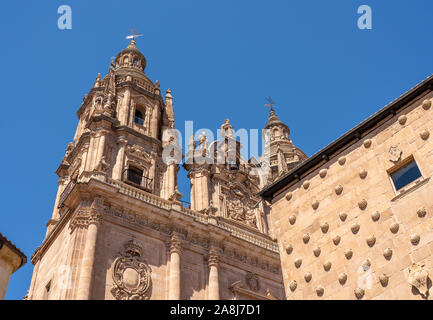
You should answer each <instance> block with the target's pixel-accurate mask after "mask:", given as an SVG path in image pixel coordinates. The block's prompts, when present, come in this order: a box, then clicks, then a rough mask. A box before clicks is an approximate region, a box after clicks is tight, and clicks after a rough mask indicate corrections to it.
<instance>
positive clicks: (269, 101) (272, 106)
mask: <svg viewBox="0 0 433 320" xmlns="http://www.w3.org/2000/svg"><path fill="white" fill-rule="evenodd" d="M266 101H267V102H268V103H267V104H265V107H269V108H271V110H272V109H273V108H274V107H278V106H276V105H275V102H274V100H272V97H270V96H269V97H267V98H266Z"/></svg>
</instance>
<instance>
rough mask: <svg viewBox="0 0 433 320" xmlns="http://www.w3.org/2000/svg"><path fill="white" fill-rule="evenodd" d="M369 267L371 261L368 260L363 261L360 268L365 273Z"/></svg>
mask: <svg viewBox="0 0 433 320" xmlns="http://www.w3.org/2000/svg"><path fill="white" fill-rule="evenodd" d="M370 267H371V261H370V259H365V261H364V262H363V263H362V268H363V269H364V271H367V270H368V269H369V268H370Z"/></svg>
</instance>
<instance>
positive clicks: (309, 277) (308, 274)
mask: <svg viewBox="0 0 433 320" xmlns="http://www.w3.org/2000/svg"><path fill="white" fill-rule="evenodd" d="M312 277H313V275H312V274H311V272H307V273H306V274H305V275H304V279H305V281H307V282H310V281H311V278H312Z"/></svg>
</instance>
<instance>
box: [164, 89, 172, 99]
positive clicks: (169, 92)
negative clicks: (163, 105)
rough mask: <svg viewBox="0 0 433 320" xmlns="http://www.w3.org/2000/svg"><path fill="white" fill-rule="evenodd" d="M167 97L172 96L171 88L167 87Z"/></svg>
mask: <svg viewBox="0 0 433 320" xmlns="http://www.w3.org/2000/svg"><path fill="white" fill-rule="evenodd" d="M165 97H166V98H172V95H171V89H167V91H166V92H165Z"/></svg>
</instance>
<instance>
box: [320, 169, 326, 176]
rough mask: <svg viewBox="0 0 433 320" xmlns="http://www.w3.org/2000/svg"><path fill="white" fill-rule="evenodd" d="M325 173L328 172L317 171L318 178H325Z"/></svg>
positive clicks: (324, 170)
mask: <svg viewBox="0 0 433 320" xmlns="http://www.w3.org/2000/svg"><path fill="white" fill-rule="evenodd" d="M327 173H328V170H326V169H322V170H320V171H319V176H320V178H325V177H326V174H327Z"/></svg>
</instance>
